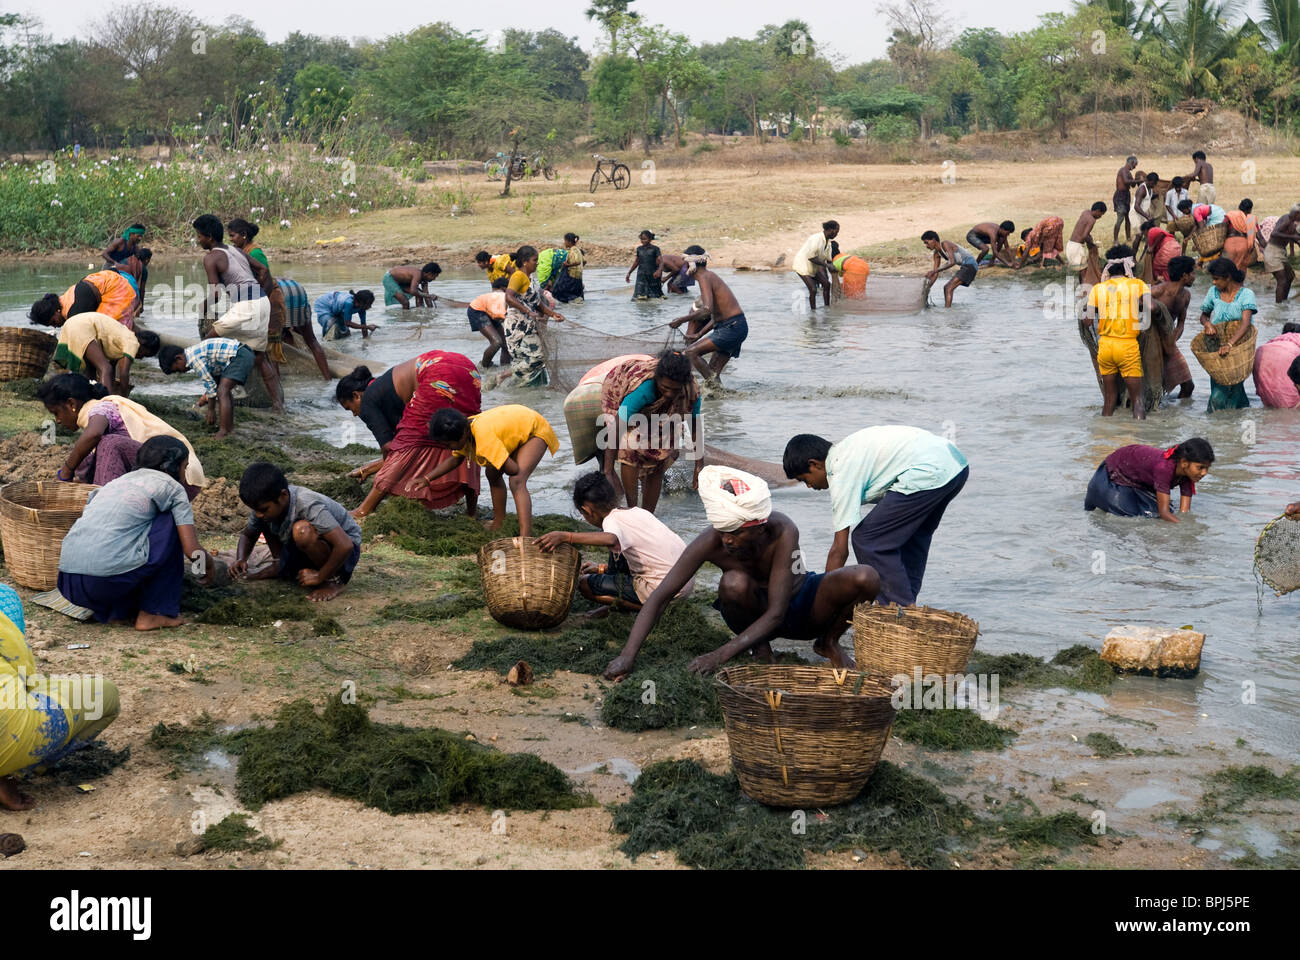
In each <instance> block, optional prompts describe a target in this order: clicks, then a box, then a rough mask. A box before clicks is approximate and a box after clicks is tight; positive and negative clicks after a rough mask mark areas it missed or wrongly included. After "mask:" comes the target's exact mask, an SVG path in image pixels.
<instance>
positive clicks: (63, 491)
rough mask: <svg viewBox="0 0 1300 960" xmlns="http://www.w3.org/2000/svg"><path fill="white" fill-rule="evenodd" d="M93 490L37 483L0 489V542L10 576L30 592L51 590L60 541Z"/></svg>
mask: <svg viewBox="0 0 1300 960" xmlns="http://www.w3.org/2000/svg"><path fill="white" fill-rule="evenodd" d="M97 489H99V488H98V487H95V486H92V485H91V484H87V483H62V482H60V481H57V480H41V481H38V482H36V483H11V484H9V485H7V486H4V487H0V541H3V544H4V551H5V565H6V566H7V567H8V568H9V572H10V573H11V574H12V575H13V578H14V579H15V580H17V581H18V582H19V583H20V584H22V585H23V586H24V587H30V588H31V589H33V590H52V589H54V588H55V587H56V586H58V582H59V549H60V548H61V547H62V546H63V538H64V537H65V536H66V535H67V533H68V531H69V530H70V529H72V525H73V524H74V523H76V522H77V518H78V517H80V516H81V512H82V511H83V510H85V509H86V498H87V497H88V496H90V492H91V491H92V490H97Z"/></svg>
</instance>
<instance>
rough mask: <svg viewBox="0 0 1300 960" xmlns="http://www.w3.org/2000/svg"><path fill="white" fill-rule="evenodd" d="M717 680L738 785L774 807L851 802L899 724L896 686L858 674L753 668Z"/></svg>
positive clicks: (721, 674) (726, 671) (800, 668)
mask: <svg viewBox="0 0 1300 960" xmlns="http://www.w3.org/2000/svg"><path fill="white" fill-rule="evenodd" d="M717 682H718V685H719V689H718V699H719V700H720V701H721V703H722V713H723V718H724V722H725V724H726V730H727V742H728V743H729V745H730V747H731V765H732V767H734V768H735V771H736V778H737V779H738V780H739V781H740V788H741V789H742V790H743V791H745V793H746V795H748V796H749V797H751V798H753V799H754V800H757V801H758V802H759V803H765V804H767V805H768V806H772V807H807V806H814V807H819V806H832V805H834V804H839V803H847V802H848V801H850V800H852V799H853V798H854V797H856V796H857V795H858V794H859V793H861V792H862V788H863V787H864V786H866V783H867V780H868V778H869V777H870V776H871V771H872V770H874V769H875V767H876V763H877V762H878V761H879V760H880V754H881V753H882V752H883V751H884V749H885V743H886V742H887V741H888V740H889V731H890V729H891V728H892V727H893V725H894V715H895V713H896V711H895V709H894V705H893V703H892V702H891V696H892V692H893V691H892V690H891V688H890V687H889V686H888V685H887V684H886V683H885V682H884V681H883V680H881V679H880V678H879V677H869V676H867V675H866V674H863V673H859V672H857V671H856V670H834V669H828V668H826V667H813V666H765V665H759V664H753V665H745V666H734V667H727V668H725V669H723V670H722V671H720V672H719V673H718V675H717Z"/></svg>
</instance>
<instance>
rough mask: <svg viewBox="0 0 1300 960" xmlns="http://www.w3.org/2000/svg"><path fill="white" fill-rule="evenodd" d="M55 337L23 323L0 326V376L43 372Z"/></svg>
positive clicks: (21, 377)
mask: <svg viewBox="0 0 1300 960" xmlns="http://www.w3.org/2000/svg"><path fill="white" fill-rule="evenodd" d="M58 344H59V341H58V340H57V339H55V338H54V337H52V336H50V335H49V334H48V333H41V331H39V330H27V329H24V328H23V327H0V380H26V379H31V378H33V377H43V376H45V370H46V368H47V367H49V365H50V357H52V356H54V348H55V347H56V346H58Z"/></svg>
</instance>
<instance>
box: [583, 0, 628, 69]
mask: <svg viewBox="0 0 1300 960" xmlns="http://www.w3.org/2000/svg"><path fill="white" fill-rule="evenodd" d="M631 5H632V0H592V2H591V6H589V7H588V8H587V9H586V10H585V11H584V14H585V15H586V17H587V19H588V20H596V21H598V22H599V23H600V25H601V26H602V27H604V28H605V32H606V33H608V34H609V55H610V56H611V57H616V56H618V39H619V35H620V34H621V33H622V32H623V31H624V30H625V29H627V28H628V27H630V26H633V25H634V24H635V23H636V21H638V20H640V19H641V14H639V13H633V12H632V11H630V10H628V7H629V6H631Z"/></svg>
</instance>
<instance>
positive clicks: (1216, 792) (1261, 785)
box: [1168, 764, 1300, 828]
mask: <svg viewBox="0 0 1300 960" xmlns="http://www.w3.org/2000/svg"><path fill="white" fill-rule="evenodd" d="M1206 782H1207V783H1208V784H1209V789H1208V790H1206V791H1205V792H1204V793H1203V794H1202V795H1201V799H1200V802H1199V803H1198V804H1197V806H1196V809H1194V810H1192V811H1190V812H1183V811H1178V812H1177V813H1173V814H1170V815H1169V817H1168V819H1171V820H1173V821H1174V822H1175V823H1177V824H1178V825H1179V826H1183V827H1193V828H1196V827H1199V826H1201V825H1202V824H1206V823H1228V822H1231V821H1232V819H1233V816H1234V815H1235V814H1238V813H1241V812H1243V811H1244V810H1245V809H1246V804H1248V803H1250V802H1252V801H1256V800H1300V767H1292V768H1291V769H1290V770H1288V771H1287V772H1286V773H1284V774H1278V773H1274V772H1273V771H1272V770H1270V769H1269V768H1268V767H1264V766H1260V765H1259V764H1252V765H1250V766H1245V767H1242V766H1231V767H1224V768H1223V769H1222V770H1216V771H1215V772H1214V773H1212V774H1210V775H1209V776H1208V777H1207V778H1206Z"/></svg>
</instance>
